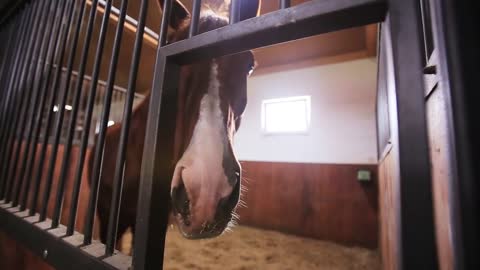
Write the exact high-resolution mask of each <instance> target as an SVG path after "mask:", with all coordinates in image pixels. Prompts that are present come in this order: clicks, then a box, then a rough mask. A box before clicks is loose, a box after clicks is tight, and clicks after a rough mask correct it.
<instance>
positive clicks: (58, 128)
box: [40, 0, 75, 221]
mask: <svg viewBox="0 0 480 270" xmlns="http://www.w3.org/2000/svg"><path fill="white" fill-rule="evenodd" d="M65 5H66V4H65ZM74 9H75V0H70V6H69V8H68V11H67V17H66V18H67V22H66V24H64V25H63V26H62V29H61V34H60V36H61V37H62V39H61V42H60V43H59V44H57V45H58V46H59V47H57V48H56V49H55V51H58V53H60V59H59V60H58V62H57V63H58V64H57V70H56V72H55V75H54V82H53V86H52V89H53V93H54V94H53V95H52V96H56V95H57V93H58V90H59V88H60V79H61V74H62V64H63V61H64V58H65V56H66V48H67V43H68V41H69V33H71V30H72V28H73V24H72V21H73V11H74ZM74 53H75V52H70V54H74ZM73 57H74V56H72V57H71V58H73ZM72 61H73V60H72ZM66 76H67V77H70V74H66ZM68 89H69V88H68V86H66V87H65V88H64V89H63V91H62V93H61V95H60V106H59V108H58V111H57V119H56V124H55V126H54V128H53V132H54V139H53V144H52V150H51V152H50V161H49V165H48V169H47V178H46V181H45V189H44V191H43V192H44V193H43V200H42V201H43V204H42V208H41V210H40V221H43V220H45V219H46V218H47V206H48V200H49V199H50V194H51V191H52V182H53V172H54V169H55V163H56V161H57V154H58V144H59V142H60V134H61V132H62V122H63V115H64V112H65V103H66V101H67V95H68ZM52 100H55V97H53V98H52ZM53 104H55V103H51V105H52V108H53ZM49 112H50V110H49ZM50 113H51V112H50ZM50 120H51V119H50V118H48V120H47V127H49V126H50V125H49V124H50V122H48V121H50ZM45 138H47V137H45Z"/></svg>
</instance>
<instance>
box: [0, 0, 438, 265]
mask: <svg viewBox="0 0 480 270" xmlns="http://www.w3.org/2000/svg"><path fill="white" fill-rule="evenodd" d="M40 1H46V2H49V1H47V0H36V1H31V2H35V3H36V2H40ZM70 1H74V0H70ZM75 1H76V0H75ZM79 1H80V2H81V0H79ZM239 1H240V0H237V1H232V10H233V12H232V16H231V18H232V20H231V21H232V24H230V25H228V26H226V27H223V28H220V29H216V30H213V31H210V32H207V33H203V34H200V35H196V32H197V31H196V30H197V29H196V25H197V20H198V11H199V9H198V7H199V2H200V1H195V5H194V7H195V8H194V13H193V19H194V22H193V23H192V28H191V29H190V38H188V39H186V40H183V41H179V42H176V43H173V44H169V45H166V32H167V23H168V18H169V14H170V12H171V11H170V9H171V7H172V0H166V1H165V8H164V10H165V12H164V17H163V19H162V26H161V29H160V30H161V31H160V40H159V44H160V46H159V47H158V51H157V59H156V65H155V73H154V81H153V88H152V92H151V99H150V111H149V117H148V122H147V132H146V133H147V136H146V140H145V145H148V146H149V147H146V148H145V149H144V154H143V160H144V163H143V165H142V175H141V182H140V194H139V201H138V206H137V207H138V213H137V214H138V215H137V219H136V234H135V241H134V254H133V258H130V257H127V256H124V255H122V254H119V253H117V252H115V251H114V249H113V246H114V245H113V243H115V231H116V229H117V224H116V223H117V222H118V205H119V202H120V200H121V197H120V196H121V192H120V191H121V188H122V181H123V179H122V175H121V172H122V168H123V166H124V162H125V152H124V146H125V142H126V140H127V135H128V132H127V131H128V126H129V125H128V123H129V122H128V119H129V116H130V114H131V109H132V100H133V93H134V86H135V80H136V75H137V74H136V73H137V71H138V61H139V55H140V50H141V45H142V36H143V25H144V23H145V21H144V20H145V16H146V7H147V0H142V8H141V11H140V15H139V17H140V20H139V24H138V25H139V28H140V31H137V37H136V41H135V48H134V60H133V61H132V66H131V73H130V78H129V87H128V98H127V102H126V104H125V107H124V115H125V119H127V120H126V121H125V125H124V128H123V130H122V139H121V142H120V145H119V146H120V149H121V151H119V155H118V157H117V163H116V165H117V166H116V172H115V188H114V190H115V191H114V196H113V197H114V198H113V200H112V209H114V210H117V211H112V213H111V216H110V224H109V228H108V242H107V246H105V245H103V244H100V243H98V242H95V241H92V237H91V236H92V230H91V228H92V224H93V214H94V211H95V208H96V203H97V196H98V194H97V192H98V178H99V172H100V170H101V163H100V162H101V159H102V155H103V143H104V136H105V131H106V127H107V123H106V122H107V120H108V113H109V108H108V106H109V105H110V101H109V100H110V98H109V96H108V95H110V96H111V89H112V87H113V82H114V79H115V69H116V62H117V60H118V47H117V46H119V43H120V42H121V35H122V30H123V29H122V27H123V24H122V23H120V24H119V25H118V26H117V32H116V42H115V48H114V51H113V54H112V58H111V63H110V66H109V67H110V73H109V79H108V83H107V98H106V100H105V106H104V111H103V116H102V125H101V127H100V134H101V135H100V136H99V139H98V144H99V145H100V147H98V148H97V150H96V153H95V162H94V173H93V183H94V185H93V191H92V192H91V194H90V203H89V211H88V212H89V213H88V216H89V218H88V220H87V230H86V233H85V235H81V234H78V233H76V232H74V225H75V219H76V208H77V202H78V196H79V186H80V180H81V177H82V168H83V163H84V159H85V149H86V146H87V143H88V135H87V138H85V137H84V138H83V139H82V146H81V151H80V159H79V163H78V164H77V167H76V172H75V173H76V177H75V183H74V192H73V194H72V197H73V198H74V199H73V204H72V208H71V211H70V218H69V224H68V227H64V226H62V225H59V222H58V217H59V213H60V211H61V198H62V196H63V187H64V184H63V183H62V184H61V186H62V188H61V190H60V191H59V192H58V193H57V196H56V204H55V215H54V219H53V220H50V219H48V218H46V215H45V208H43V209H41V212H40V215H36V211H37V205H36V196H37V195H36V194H37V193H38V190H39V183H40V179H41V172H42V169H41V167H39V168H37V171H36V174H32V173H33V172H32V170H33V169H32V168H31V167H32V166H33V165H32V164H33V163H32V162H31V161H30V160H29V161H28V162H27V163H25V162H24V164H25V166H26V173H25V179H24V177H21V180H22V181H26V184H28V183H30V181H31V177H32V175H35V176H36V177H35V178H34V180H35V182H34V183H33V184H34V191H35V192H34V198H35V200H34V201H33V204H32V205H31V207H30V209H28V207H26V199H25V198H21V199H20V200H19V201H20V204H19V205H18V206H15V207H14V206H13V205H12V204H10V203H7V201H8V200H7V201H0V220H2V223H0V229H2V230H5V231H6V232H7V233H8V234H9V235H11V236H12V237H14V238H15V239H17V240H18V241H20V242H22V243H24V244H25V245H26V246H27V247H28V248H30V249H32V250H33V251H34V252H35V253H36V254H38V255H40V256H43V257H44V258H45V259H46V260H47V262H49V263H50V264H52V265H53V266H55V267H58V268H64V267H67V266H68V268H72V266H75V267H78V269H85V268H87V269H90V268H91V269H115V268H126V267H128V266H129V265H130V264H131V263H133V267H134V268H135V269H162V266H163V256H159V254H163V251H164V250H163V249H164V243H165V233H166V226H167V223H166V221H167V219H168V213H169V210H170V205H169V204H170V200H169V190H170V183H169V182H170V175H171V174H172V169H173V168H172V166H171V164H170V162H168V161H169V160H171V158H172V155H173V154H172V153H173V149H172V146H173V144H172V143H171V142H172V139H173V130H174V127H175V126H174V125H175V119H173V118H172V115H175V114H174V113H172V112H175V110H176V106H175V104H176V102H172V100H173V101H176V95H177V93H176V89H177V81H178V80H177V79H178V75H179V73H178V71H179V67H180V66H181V65H183V64H187V63H192V62H194V61H198V60H202V59H208V58H215V57H220V56H223V55H227V54H234V53H239V52H242V51H245V50H249V49H254V48H258V47H263V46H268V45H272V44H277V43H281V42H286V41H291V40H295V39H299V38H304V37H308V36H312V35H316V34H321V33H326V32H331V31H336V30H341V29H345V28H349V27H354V26H360V25H366V24H370V23H376V22H382V21H383V20H384V19H385V16H386V14H387V1H384V0H342V1H339V0H322V1H310V2H307V3H304V4H301V5H298V6H293V7H289V5H290V3H289V2H290V1H285V0H283V1H280V4H281V7H282V9H280V10H278V11H276V12H272V13H269V14H267V15H263V16H261V17H257V18H252V19H248V20H245V21H241V22H238V23H237V21H238V20H239V18H240V16H239V15H240V12H239V11H238V9H236V7H238V3H239ZM431 1H434V0H431ZM439 1H440V0H439ZM445 1H446V0H445ZM111 2H112V1H111V0H109V1H108V2H107V4H106V6H105V13H104V16H103V21H102V30H101V33H100V38H99V43H98V44H97V51H96V56H97V57H96V62H95V65H94V67H95V68H94V72H93V76H92V81H93V83H92V86H91V89H90V94H89V99H88V106H89V107H88V108H87V121H85V127H84V130H85V129H86V130H89V129H90V121H89V118H88V117H89V116H88V115H89V114H90V117H91V111H90V110H91V109H92V108H93V102H94V99H95V93H96V83H95V82H96V81H98V72H99V67H100V65H101V64H102V63H101V59H102V57H101V56H102V54H103V47H104V39H105V32H106V28H107V26H108V18H109V13H110V9H111ZM127 2H128V1H126V0H123V1H122V8H121V12H120V22H123V20H124V19H125V10H126V9H125V8H126V3H127ZM51 3H52V7H53V3H63V6H66V3H67V1H63V0H57V1H51ZM70 3H73V2H70ZM83 4H84V3H83ZM97 4H98V3H97V1H96V0H94V1H93V4H92V12H91V13H90V17H89V20H88V25H87V30H86V38H85V41H84V50H83V53H82V59H83V60H82V61H81V63H80V66H79V70H80V72H79V79H78V81H77V85H76V88H75V89H74V94H75V99H74V100H77V101H78V95H79V91H80V89H81V86H82V81H83V80H81V78H82V77H83V76H84V74H85V65H86V62H85V59H86V57H87V55H88V47H89V44H90V42H91V35H92V28H93V23H94V21H95V10H96V7H97ZM388 4H389V12H388V14H389V22H388V24H386V25H387V27H390V30H391V33H392V44H393V55H394V66H395V76H396V80H395V83H396V91H397V106H398V125H399V134H398V135H399V150H400V174H401V179H402V182H401V198H402V199H401V221H402V224H401V227H402V233H401V236H402V243H401V246H402V254H401V258H402V263H403V265H402V269H435V268H436V267H437V265H436V253H435V245H434V243H435V239H434V233H433V231H434V230H433V216H432V213H433V211H432V205H431V202H432V201H431V187H430V171H429V157H428V143H427V137H426V125H425V118H424V117H422V116H424V115H425V107H424V106H425V104H424V99H423V88H422V86H423V84H421V83H418V82H421V80H422V77H421V74H422V69H421V67H422V65H421V57H420V55H421V51H422V48H421V46H420V44H421V42H420V36H421V35H420V33H421V32H420V31H421V29H419V27H418V25H420V21H421V20H420V18H419V17H418V15H419V12H418V10H417V8H418V6H417V5H415V4H416V1H414V0H408V1H405V0H390V1H388ZM32 5H33V4H30V2H28V1H27V6H26V7H25V9H26V10H27V13H26V14H27V15H28V12H31V10H32V8H31V7H32ZM73 6H75V5H72V8H73ZM55 7H56V8H54V9H53V10H49V11H50V12H55V13H56V12H57V11H58V10H59V9H58V6H57V4H55ZM23 13H25V12H23ZM60 14H64V11H63V9H62V11H61V12H60ZM27 15H23V16H26V17H27V18H28V17H29V16H27ZM81 16H82V17H83V13H82V15H81ZM54 17H55V16H54ZM62 18H63V16H59V18H58V19H55V20H53V19H52V22H51V23H49V24H48V25H46V26H45V27H48V28H49V29H54V31H53V32H54V33H55V34H52V35H51V37H50V36H45V37H44V40H43V41H42V42H41V43H42V50H40V51H39V52H34V54H35V53H37V54H38V55H39V57H38V60H37V63H36V64H37V67H36V68H35V69H34V71H32V72H30V73H29V74H28V77H29V78H30V77H31V78H32V80H33V81H32V88H33V87H34V86H35V87H34V90H36V91H37V92H36V93H38V92H39V91H43V92H42V93H44V95H40V96H41V98H40V100H37V99H38V97H37V98H34V101H35V102H34V103H33V104H39V106H38V110H37V111H36V112H37V114H42V113H43V112H44V111H45V110H46V111H48V115H49V116H48V117H47V119H48V121H47V123H49V122H51V120H50V118H51V116H50V114H51V110H50V109H49V108H51V106H52V105H53V104H54V103H53V102H54V101H55V100H56V96H57V91H58V89H57V87H56V86H54V87H53V89H52V90H49V89H48V87H49V80H50V73H51V72H52V70H53V64H54V63H57V67H61V61H59V60H57V59H62V57H63V55H64V54H65V53H66V52H65V48H64V47H65V46H64V44H65V43H69V42H74V43H76V42H78V31H80V30H79V29H80V27H79V26H78V22H79V21H77V27H73V25H72V20H71V19H69V23H67V24H65V25H64V26H63V27H64V28H60V27H59V26H58V25H59V24H60V20H62ZM57 20H58V21H57ZM17 24H22V25H28V24H31V21H30V20H25V18H22V17H20V16H14V17H12V19H11V22H10V25H11V26H10V27H13V25H17ZM54 25H56V26H54ZM3 26H4V24H2V25H1V27H3ZM39 27H43V26H39ZM67 27H68V28H70V29H72V30H73V29H75V30H74V31H70V32H71V33H70V35H71V34H72V33H77V36H75V35H74V37H73V39H71V38H69V39H67V37H66V36H67V34H66V33H65V34H64V35H62V34H61V32H62V31H61V30H60V29H63V30H64V31H63V32H65V29H67ZM20 29H22V31H21V32H19V33H16V34H14V35H15V40H16V41H15V43H19V44H22V45H21V46H18V47H19V48H12V54H11V55H12V57H11V58H12V59H8V63H9V65H12V64H13V66H14V68H13V69H4V70H3V72H2V77H1V78H2V83H3V81H4V78H7V79H8V83H7V84H3V85H9V86H10V87H8V89H7V92H5V93H4V94H3V93H2V96H4V97H5V100H3V99H2V115H1V120H2V122H1V123H0V124H1V125H2V129H3V127H6V129H4V130H6V132H4V131H2V137H1V138H2V141H1V142H2V152H1V155H2V160H7V161H9V159H7V158H8V157H9V156H10V152H11V151H8V149H3V148H5V147H3V145H5V143H4V142H5V141H4V139H5V138H7V139H8V138H11V139H10V140H9V141H10V142H13V141H14V138H15V135H16V134H18V132H17V130H16V128H9V127H10V126H11V125H12V124H15V123H11V122H12V121H11V120H10V119H9V113H10V112H11V111H12V109H15V108H16V107H18V106H15V105H16V104H18V102H21V100H22V98H19V97H21V95H22V94H23V88H22V87H19V85H17V82H18V80H16V77H17V76H19V75H18V74H17V73H18V72H17V70H18V69H20V68H24V67H25V66H26V65H28V64H29V61H25V59H24V58H28V57H23V56H22V51H23V48H24V47H26V46H27V45H23V44H24V42H23V39H24V37H25V36H27V34H28V33H29V32H28V31H29V28H28V27H26V26H23V27H20ZM63 32H62V33H63ZM67 32H68V31H67ZM57 35H58V36H60V37H63V39H59V38H55V37H56V36H57ZM32 40H34V39H32ZM57 40H61V41H62V42H61V43H60V44H58V42H57ZM72 40H73V41H72ZM52 42H54V43H55V45H52V44H51V43H52ZM400 42H401V46H400ZM35 43H39V42H35ZM29 47H30V45H29ZM33 47H35V48H36V47H38V44H37V45H35V46H33ZM47 47H48V49H47ZM47 52H48V53H47ZM14 53H15V54H14ZM13 55H15V56H14V57H13ZM42 56H43V57H42ZM70 56H71V55H70ZM47 58H48V59H50V60H49V61H43V62H42V61H41V59H47ZM417 58H418V59H417ZM70 59H72V58H71V57H70ZM59 63H60V64H59ZM17 66H19V67H18V68H17ZM71 68H72V66H71V65H70V64H69V67H68V70H69V71H68V72H71ZM5 70H8V72H7V73H8V74H7V73H5ZM59 70H60V68H57V72H56V74H54V77H55V78H54V80H53V81H54V85H55V84H56V83H55V82H56V81H57V80H58V73H59ZM4 73H5V74H6V75H5V74H4ZM45 73H47V74H48V76H46V77H45V81H43V76H42V75H43V74H45ZM38 81H39V82H38ZM27 85H28V82H27ZM27 90H31V89H28V87H27ZM47 91H52V92H51V94H50V96H49V97H50V100H48V101H49V102H46V100H45V99H46V96H47V95H46V93H47ZM67 91H68V89H63V91H61V93H62V95H61V101H62V100H63V98H64V97H65V94H66V92H67ZM74 102H75V101H74ZM45 103H48V104H47V105H45ZM62 104H63V103H62ZM27 107H28V106H27ZM77 107H78V106H77ZM28 109H29V108H25V109H23V110H19V109H15V110H16V111H18V113H17V114H18V115H22V117H23V115H25V117H24V118H27V117H26V115H28V114H27V112H28ZM35 109H36V107H35ZM61 109H62V110H63V107H62V108H61ZM32 111H33V109H32ZM62 114H63V113H62ZM74 114H75V117H73V118H72V119H73V120H71V122H70V123H69V128H70V129H72V128H73V127H74V126H75V118H76V112H74ZM60 117H62V116H61V115H60V116H59V118H57V124H56V130H57V131H58V128H59V127H61V123H59V122H61V121H60V120H59V119H61V118H60ZM32 118H33V115H32V117H31V118H30V122H29V123H30V128H29V132H28V133H29V135H28V136H27V138H33V139H34V141H33V144H32V147H33V148H34V149H33V150H32V152H29V151H30V150H28V147H27V150H26V153H33V155H35V151H36V147H35V146H36V145H37V142H38V136H39V134H38V132H39V131H38V132H37V130H39V126H40V120H39V119H43V118H41V117H40V118H38V117H37V118H36V119H32ZM34 120H35V121H34ZM46 130H47V131H46V132H48V130H49V129H48V128H47V129H46ZM20 131H21V132H23V130H20ZM32 131H33V133H32ZM57 133H58V132H57ZM85 133H88V132H85ZM46 137H47V136H45V138H46ZM35 139H37V140H35ZM71 139H72V137H71V136H70V135H69V139H67V147H70V148H67V149H69V150H67V154H66V155H65V156H64V159H63V162H62V169H61V175H62V177H63V178H64V177H65V176H66V175H67V171H68V166H67V165H66V162H68V157H69V155H70V151H71ZM11 144H13V143H10V144H6V145H7V146H8V147H10V145H11ZM47 144H48V140H44V142H43V144H42V150H41V156H44V149H45V148H46V146H47ZM54 146H57V147H58V140H57V137H55V140H54ZM8 147H7V148H8ZM17 148H18V149H20V148H21V147H17ZM27 156H28V155H27ZM30 156H31V155H30ZM24 158H25V157H24ZM42 160H43V159H41V163H42V164H43V161H42ZM53 163H54V159H53V158H52V159H51V160H50V163H49V164H50V168H49V170H48V172H49V175H48V178H47V181H48V182H49V183H51V177H52V176H51V170H52V168H53V167H52V166H53ZM14 166H17V165H16V162H14ZM21 167H23V165H22V166H21ZM6 168H9V166H8V165H7V166H6ZM11 171H12V173H11V175H12V176H13V175H14V174H13V171H15V170H13V169H12V170H11ZM3 172H5V170H4V171H2V173H3ZM12 181H13V180H12V179H9V178H8V177H5V176H4V177H3V178H1V179H0V190H2V191H3V187H2V186H3V185H4V184H9V183H10V186H11V185H12V183H13V182H12ZM10 186H9V188H10ZM20 187H21V185H20ZM25 190H26V191H28V188H26V189H25ZM47 192H49V191H47ZM48 195H49V194H48V193H45V194H44V197H43V198H44V201H46V199H45V198H48V197H49V196H48ZM7 197H9V196H7ZM2 198H3V197H2ZM16 202H17V201H16ZM43 206H44V207H45V204H44V205H43ZM3 221H5V222H3ZM79 248H80V249H81V251H80V250H79Z"/></svg>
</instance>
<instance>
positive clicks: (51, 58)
mask: <svg viewBox="0 0 480 270" xmlns="http://www.w3.org/2000/svg"><path fill="white" fill-rule="evenodd" d="M59 5H60V7H58V6H57V12H58V11H60V12H58V13H56V14H57V15H58V21H57V22H58V23H56V24H55V25H54V27H53V30H52V31H53V33H55V34H54V35H53V36H54V43H53V44H49V45H53V46H52V47H51V48H50V47H49V48H48V49H49V50H48V52H49V55H47V59H46V61H45V62H46V65H45V68H46V70H44V72H46V81H45V82H44V84H43V88H42V92H43V93H45V95H46V96H47V94H46V93H47V91H48V89H49V86H50V79H51V77H52V76H51V74H52V70H53V64H54V63H55V62H56V60H57V57H58V55H59V54H60V53H61V52H60V51H59V48H58V47H59V41H60V39H61V36H60V33H61V26H62V21H63V18H64V17H65V11H66V8H65V7H66V2H64V1H59ZM50 49H51V50H50ZM59 68H60V67H59V66H58V65H57V69H59ZM51 90H52V91H51V92H50V96H49V98H50V99H49V100H48V102H47V105H46V107H45V108H40V109H41V110H42V111H44V110H46V112H47V116H46V120H47V121H46V125H45V129H44V136H43V138H44V140H43V143H42V149H41V150H40V156H39V159H38V166H37V173H36V175H35V178H34V179H35V190H34V192H33V200H32V205H31V208H30V214H33V213H35V212H36V211H37V200H38V195H39V190H38V189H39V187H40V181H41V179H42V174H43V166H44V162H45V156H46V153H47V147H48V134H49V132H50V126H51V122H52V121H51V118H52V112H53V105H54V104H55V99H56V89H51ZM44 102H45V101H44ZM41 121H42V120H41V119H40V122H39V124H40V123H41Z"/></svg>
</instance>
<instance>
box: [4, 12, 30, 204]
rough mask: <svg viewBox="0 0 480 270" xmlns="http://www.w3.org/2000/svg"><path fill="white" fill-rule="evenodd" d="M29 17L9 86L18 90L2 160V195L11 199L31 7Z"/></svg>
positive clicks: (23, 98)
mask: <svg viewBox="0 0 480 270" xmlns="http://www.w3.org/2000/svg"><path fill="white" fill-rule="evenodd" d="M26 12H27V14H28V15H27V18H26V20H27V21H26V23H25V25H24V30H23V31H22V33H23V34H22V39H21V43H20V58H19V65H18V66H17V68H16V70H15V76H14V77H13V78H12V80H11V81H10V85H9V87H12V89H13V90H14V91H16V93H17V95H15V99H16V102H15V104H13V105H12V111H11V113H12V117H10V119H9V123H7V129H6V134H7V135H6V136H7V137H6V147H7V148H6V151H5V153H4V155H3V161H2V165H4V167H3V170H2V178H4V179H6V181H7V184H6V188H5V190H4V191H3V192H4V193H3V194H2V196H3V197H4V198H7V199H9V197H10V193H11V189H12V186H13V184H14V183H13V179H12V178H8V175H9V168H10V164H11V156H12V154H13V152H14V149H15V148H16V146H18V144H19V142H18V141H15V137H16V132H17V126H18V118H19V117H20V115H22V109H23V104H24V101H25V97H24V94H25V92H24V91H22V89H21V88H19V87H18V84H19V82H18V81H19V80H18V77H19V76H20V72H21V70H22V68H23V66H24V64H25V62H24V60H25V57H24V56H25V55H24V54H23V53H22V52H23V51H24V50H25V46H26V45H27V44H26V43H27V42H26V41H25V40H24V39H25V38H27V35H28V32H29V31H28V30H29V29H28V28H29V26H30V24H31V21H32V16H31V12H32V9H31V8H27V11H26Z"/></svg>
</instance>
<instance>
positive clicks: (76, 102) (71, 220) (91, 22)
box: [60, 0, 101, 235]
mask: <svg viewBox="0 0 480 270" xmlns="http://www.w3.org/2000/svg"><path fill="white" fill-rule="evenodd" d="M97 5H98V0H93V2H92V4H91V10H90V15H89V18H88V25H87V29H86V33H85V40H84V44H83V51H82V56H81V60H80V66H79V71H78V76H77V84H76V88H75V94H74V98H73V104H72V107H73V110H72V116H71V118H70V122H69V124H68V135H67V141H66V145H65V151H64V156H63V162H62V168H61V171H60V177H66V176H67V173H68V170H69V168H70V162H69V160H70V155H71V152H72V142H73V139H74V134H75V131H74V130H75V124H76V119H77V115H78V110H79V107H80V97H81V93H82V87H83V77H84V76H85V68H86V66H87V58H88V52H89V50H90V45H91V40H92V34H93V27H94V26H95V17H96V11H97ZM97 55H99V54H97ZM100 55H101V54H100ZM97 59H98V58H97ZM96 79H97V80H98V77H97V78H96ZM91 83H92V87H93V84H96V81H94V80H93V78H92V80H91ZM93 98H95V93H94V94H93V97H92V94H90V95H89V100H91V101H93ZM87 104H88V103H87ZM84 125H85V127H87V126H86V125H87V123H86V121H85V123H84ZM85 127H84V128H83V136H86V137H87V141H86V142H85V143H86V144H85V145H84V146H82V148H81V149H80V155H79V161H78V163H77V165H78V166H77V171H76V174H75V179H74V182H73V190H72V201H71V205H70V214H69V216H68V226H67V235H72V234H73V232H74V230H75V221H76V217H77V207H78V197H79V194H80V184H81V183H82V172H83V160H84V159H85V150H86V146H87V145H88V134H89V132H90V123H88V128H87V129H85ZM82 145H83V142H82ZM83 147H85V148H83ZM80 163H81V164H80Z"/></svg>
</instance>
